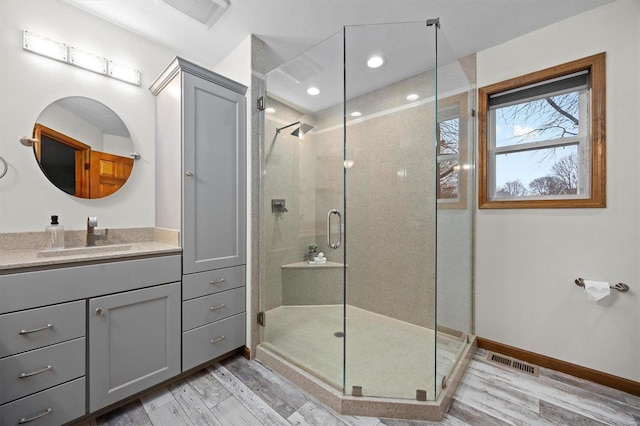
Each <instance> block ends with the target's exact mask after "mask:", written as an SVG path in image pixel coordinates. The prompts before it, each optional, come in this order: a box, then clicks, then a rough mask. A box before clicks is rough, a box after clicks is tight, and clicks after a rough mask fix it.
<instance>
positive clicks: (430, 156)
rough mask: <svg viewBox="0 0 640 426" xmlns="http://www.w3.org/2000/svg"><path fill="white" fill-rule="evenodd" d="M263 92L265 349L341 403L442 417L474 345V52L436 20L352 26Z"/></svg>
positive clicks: (361, 410) (373, 412)
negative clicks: (462, 50)
mask: <svg viewBox="0 0 640 426" xmlns="http://www.w3.org/2000/svg"><path fill="white" fill-rule="evenodd" d="M436 52H437V53H436ZM265 87H266V93H265V99H266V105H265V106H266V109H265V110H264V111H263V112H261V114H264V115H263V116H262V117H261V118H262V120H261V121H262V123H263V128H262V133H261V141H260V143H261V158H260V168H261V170H260V176H261V182H260V184H261V191H260V197H261V211H262V214H261V217H260V225H259V226H260V232H259V241H260V253H261V256H260V265H261V267H260V285H259V288H260V312H261V313H264V315H262V314H261V315H262V317H263V318H264V322H263V323H262V324H263V325H261V326H260V327H259V331H260V342H259V344H258V345H257V349H256V351H255V355H256V357H257V358H258V359H259V360H260V361H262V362H263V363H265V364H266V365H268V366H270V367H271V368H273V369H275V370H277V371H279V372H280V373H282V374H283V375H285V376H286V377H288V378H290V379H292V380H293V381H294V382H296V383H297V384H299V385H301V386H302V387H303V388H305V389H307V390H308V391H310V392H311V393H313V394H314V395H316V396H317V397H318V398H319V399H320V400H321V401H323V402H325V403H326V404H328V405H329V406H330V407H332V408H333V409H335V410H336V411H338V412H340V413H343V414H354V415H363V416H377V417H401V418H410V419H424V420H440V419H441V418H442V417H443V415H444V413H445V412H446V410H447V409H448V406H449V404H450V403H451V399H452V395H453V392H454V391H455V388H456V386H457V383H458V382H459V380H460V378H461V376H462V374H463V372H464V369H465V368H466V364H467V363H468V361H469V359H470V357H471V356H472V354H473V352H474V351H475V338H474V336H473V330H472V241H473V229H472V223H473V221H472V217H473V209H474V204H473V203H474V201H473V200H474V197H473V194H472V191H473V188H474V183H473V173H472V171H473V167H472V165H473V161H474V152H473V147H474V143H473V142H474V127H473V119H472V113H471V111H472V107H473V105H474V98H473V96H474V90H473V89H474V87H475V57H474V56H470V57H462V58H461V57H457V56H456V55H455V53H454V52H453V51H452V49H451V48H450V47H449V45H448V43H447V41H446V31H443V29H442V28H440V25H439V22H438V20H429V21H420V22H413V23H399V24H381V25H361V26H347V27H344V28H343V29H342V30H341V31H339V32H338V33H336V34H334V35H332V36H331V37H329V38H327V39H325V40H324V41H322V42H321V43H319V44H317V45H316V46H314V47H312V48H311V49H309V50H307V51H306V52H304V53H302V54H300V55H299V56H297V57H295V58H294V59H292V60H290V61H288V62H287V63H284V64H282V65H281V66H280V67H278V68H276V69H274V70H272V71H270V72H269V73H268V74H267V75H266V79H265ZM274 200H278V201H283V200H286V207H285V204H284V202H282V204H281V205H280V206H279V207H277V208H276V207H274V204H273V202H274ZM284 209H286V214H283V213H282V212H283V211H284ZM276 210H277V211H276ZM314 247H317V253H318V254H319V255H318V256H314V257H313V258H311V255H309V254H308V252H309V251H310V249H311V248H314ZM313 253H315V252H313ZM320 254H321V255H320Z"/></svg>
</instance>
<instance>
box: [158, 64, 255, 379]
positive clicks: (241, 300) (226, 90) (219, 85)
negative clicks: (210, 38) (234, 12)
mask: <svg viewBox="0 0 640 426" xmlns="http://www.w3.org/2000/svg"><path fill="white" fill-rule="evenodd" d="M150 90H151V92H152V93H153V94H154V95H155V96H156V126H157V127H156V164H157V170H159V173H158V174H157V177H156V179H157V184H156V188H157V189H158V190H157V191H156V225H157V226H159V227H163V228H169V229H180V230H181V242H182V250H183V252H182V274H183V276H182V282H183V308H182V309H183V337H182V347H183V350H182V371H186V370H189V369H191V368H193V367H196V366H198V365H200V364H202V363H205V362H207V361H209V360H211V359H213V358H216V357H218V356H220V355H223V354H225V353H227V352H230V351H232V350H234V349H237V348H239V347H242V346H244V344H245V342H246V339H245V337H246V331H245V329H246V318H245V309H246V307H245V266H246V265H245V264H246V99H245V93H246V91H247V88H246V87H245V86H243V85H241V84H238V83H236V82H234V81H232V80H229V79H227V78H225V77H223V76H220V75H218V74H216V73H213V72H211V71H209V70H207V69H205V68H202V67H200V66H198V65H195V64H193V63H191V62H189V61H186V60H184V59H182V58H176V59H175V60H174V61H173V62H172V63H171V64H170V65H169V66H168V67H167V68H166V69H165V70H164V71H163V72H162V74H161V75H160V76H159V77H158V78H157V79H156V81H155V82H154V83H153V84H152V85H151V88H150ZM231 289H235V291H234V292H233V293H228V294H224V295H223V294H220V295H216V296H213V297H211V298H208V299H201V300H195V299H196V298H200V297H204V296H206V295H209V294H214V293H219V292H222V291H223V290H231ZM229 298H232V299H233V302H231V301H230V299H229ZM192 299H193V300H192ZM230 303H232V304H233V308H232V307H231V305H230ZM221 305H224V306H221Z"/></svg>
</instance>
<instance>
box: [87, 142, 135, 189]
mask: <svg viewBox="0 0 640 426" xmlns="http://www.w3.org/2000/svg"><path fill="white" fill-rule="evenodd" d="M132 169H133V158H126V157H120V156H119V155H113V154H107V153H106V152H100V151H91V159H90V166H89V195H90V197H89V198H101V197H106V196H107V195H111V194H113V193H114V192H116V191H117V190H118V189H120V187H121V186H122V185H124V183H125V182H126V181H127V178H128V177H129V175H130V174H131V170H132Z"/></svg>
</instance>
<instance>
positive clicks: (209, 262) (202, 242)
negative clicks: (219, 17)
mask: <svg viewBox="0 0 640 426" xmlns="http://www.w3.org/2000/svg"><path fill="white" fill-rule="evenodd" d="M183 88H184V92H183V102H184V109H183V126H184V128H183V129H184V131H183V135H184V141H183V143H184V148H183V149H184V173H185V177H184V178H183V179H184V207H183V229H184V236H183V256H184V264H183V273H185V274H189V273H193V272H201V271H206V270H210V269H217V268H225V267H229V266H236V265H242V264H244V263H245V201H246V200H245V198H246V197H245V186H246V178H245V169H246V165H245V163H246V154H245V149H246V148H245V145H246V124H245V123H246V118H245V114H246V109H245V108H246V107H245V97H244V96H243V95H241V94H239V93H236V92H234V91H232V90H229V89H227V88H225V87H222V86H219V85H217V84H214V83H212V82H210V81H206V80H202V79H200V78H198V77H195V76H193V75H190V74H188V73H184V80H183ZM187 172H191V173H189V175H191V176H189V175H187Z"/></svg>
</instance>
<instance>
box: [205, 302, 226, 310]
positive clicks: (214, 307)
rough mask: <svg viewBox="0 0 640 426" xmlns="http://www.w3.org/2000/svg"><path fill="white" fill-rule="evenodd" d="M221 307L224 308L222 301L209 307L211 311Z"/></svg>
mask: <svg viewBox="0 0 640 426" xmlns="http://www.w3.org/2000/svg"><path fill="white" fill-rule="evenodd" d="M222 308H224V303H221V304H219V305H218V306H212V307H210V308H209V309H210V310H212V311H216V310H218V309H222Z"/></svg>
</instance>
